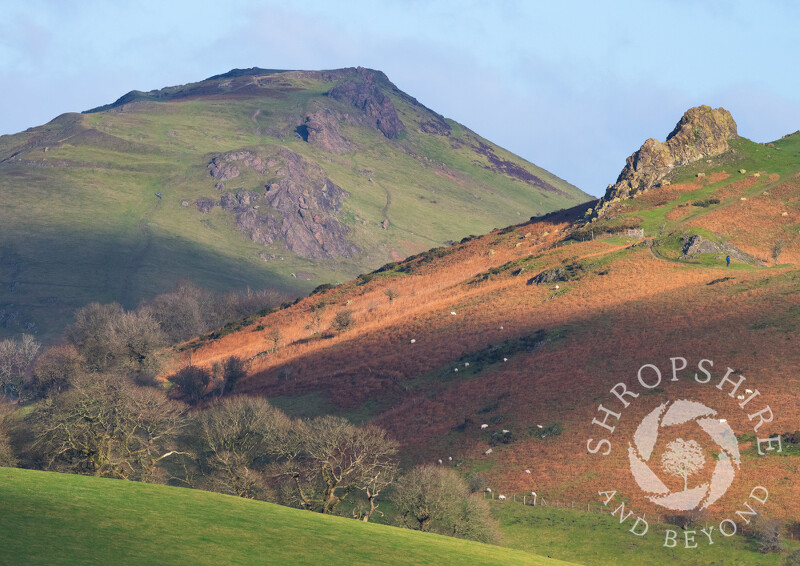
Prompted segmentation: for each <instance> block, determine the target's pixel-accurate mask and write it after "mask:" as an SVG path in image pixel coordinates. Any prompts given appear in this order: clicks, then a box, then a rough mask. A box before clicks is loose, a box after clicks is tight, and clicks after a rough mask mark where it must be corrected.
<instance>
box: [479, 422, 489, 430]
mask: <svg viewBox="0 0 800 566" xmlns="http://www.w3.org/2000/svg"><path fill="white" fill-rule="evenodd" d="M487 428H489V425H488V424H485V423H484V424H482V425H481V430H486V429H487Z"/></svg>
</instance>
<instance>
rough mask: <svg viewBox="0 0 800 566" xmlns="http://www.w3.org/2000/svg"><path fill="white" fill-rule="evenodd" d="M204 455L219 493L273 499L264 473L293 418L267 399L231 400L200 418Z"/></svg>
mask: <svg viewBox="0 0 800 566" xmlns="http://www.w3.org/2000/svg"><path fill="white" fill-rule="evenodd" d="M198 421H199V425H200V434H199V438H200V443H201V456H202V458H203V462H204V466H205V467H206V468H207V473H208V477H209V479H210V485H211V486H212V487H213V488H214V490H215V491H221V492H223V493H228V494H231V495H236V496H239V497H247V498H257V499H271V497H269V496H268V494H269V491H268V489H267V484H266V481H265V477H264V475H263V471H264V468H265V466H266V465H267V464H268V463H269V462H270V459H271V458H270V457H271V456H273V455H274V453H275V452H276V451H279V447H280V446H281V439H282V438H284V437H285V436H286V431H287V430H288V429H289V428H290V427H291V419H289V417H287V416H286V415H285V414H284V413H283V412H281V411H280V410H278V409H276V408H275V407H273V406H272V405H270V404H269V403H268V402H267V401H266V400H265V399H260V398H251V397H231V398H227V399H224V400H222V401H221V402H219V403H218V404H216V405H214V406H212V407H211V408H209V409H206V410H205V411H203V412H202V413H201V414H200V416H199V419H198Z"/></svg>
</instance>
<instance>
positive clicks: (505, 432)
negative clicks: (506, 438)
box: [503, 429, 511, 434]
mask: <svg viewBox="0 0 800 566" xmlns="http://www.w3.org/2000/svg"><path fill="white" fill-rule="evenodd" d="M509 432H511V431H510V430H506V429H503V434H508V433H509Z"/></svg>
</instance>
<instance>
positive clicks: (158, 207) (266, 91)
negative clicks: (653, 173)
mask: <svg viewBox="0 0 800 566" xmlns="http://www.w3.org/2000/svg"><path fill="white" fill-rule="evenodd" d="M589 198H590V197H589V195H587V194H586V193H584V192H582V191H581V190H579V189H578V188H576V187H574V186H572V185H570V184H569V183H567V182H566V181H564V180H563V179H560V178H558V177H557V176H555V175H553V174H551V173H549V172H548V171H545V170H544V169H542V168H540V167H537V166H536V165H534V164H532V163H529V162H527V161H525V160H524V159H521V158H520V157H518V156H516V155H513V154H512V153H510V152H508V151H506V150H504V149H502V148H500V147H498V146H497V145H494V144H493V143H491V142H490V141H489V140H486V139H484V138H482V137H480V136H479V135H478V134H476V133H474V132H472V131H470V130H469V129H468V128H466V127H464V126H462V125H461V124H458V123H457V122H454V121H452V120H449V119H447V118H445V117H443V116H442V115H440V114H438V113H437V112H435V111H433V110H431V109H429V108H427V107H425V106H424V105H422V104H421V103H420V102H419V101H417V100H416V99H415V98H414V97H412V96H410V95H408V94H406V93H405V92H403V91H401V90H400V89H399V88H397V86H395V85H394V84H393V83H392V82H391V81H390V80H389V78H388V77H387V76H386V75H385V74H384V73H382V72H380V71H377V70H372V69H366V68H363V67H357V68H346V69H334V70H324V71H281V70H273V69H262V68H250V69H234V70H232V71H229V72H227V73H224V74H220V75H215V76H213V77H210V78H208V79H204V80H202V81H199V82H196V83H190V84H185V85H179V86H171V87H165V88H162V89H159V90H153V91H149V92H142V91H137V90H134V91H131V92H129V93H127V94H125V95H124V96H122V97H120V98H119V99H118V100H116V101H115V102H113V103H111V104H108V105H105V106H101V107H98V108H94V109H92V110H89V111H87V112H84V113H80V114H79V113H69V114H64V115H62V116H59V117H57V118H55V119H54V120H53V121H51V122H50V123H48V124H46V125H44V126H39V127H36V128H31V129H29V130H27V131H25V132H21V133H19V134H15V135H11V136H0V282H2V285H0V333H11V334H13V333H18V332H22V331H27V332H35V333H39V334H40V335H42V334H44V335H47V334H50V335H53V334H54V333H57V332H58V331H59V330H60V328H61V327H63V323H64V322H65V321H66V320H68V319H69V318H71V315H72V311H74V310H75V308H77V307H80V306H82V305H84V304H86V303H88V302H91V301H101V302H111V301H117V302H120V303H122V304H123V305H124V306H126V307H133V306H135V305H137V304H138V303H139V302H140V301H142V300H146V299H148V298H151V297H153V296H154V295H156V294H158V293H161V292H166V291H169V290H170V289H172V288H173V287H174V286H175V284H176V282H178V281H180V280H183V279H189V280H191V281H193V282H195V283H196V284H197V285H199V286H201V287H204V288H208V289H211V290H217V291H222V290H225V291H227V290H233V289H246V288H255V289H260V288H270V289H274V290H278V291H281V292H284V293H286V294H288V295H292V296H297V295H302V294H305V293H307V292H308V291H310V290H311V289H313V288H314V287H316V286H317V285H319V284H322V283H332V282H340V281H344V280H347V279H349V278H351V277H354V276H356V275H357V274H359V273H363V272H365V271H369V270H371V269H374V268H375V267H377V266H379V265H381V264H383V263H386V262H387V261H390V260H395V261H396V260H399V259H402V258H404V257H407V256H409V255H412V254H414V253H418V252H420V251H422V250H425V249H428V248H430V247H432V246H436V245H439V244H443V243H445V242H448V241H453V240H459V239H461V238H463V237H465V236H468V235H470V234H480V233H485V232H487V231H489V230H491V229H492V228H495V227H499V226H506V225H508V224H512V223H516V222H520V221H521V220H524V219H525V218H527V217H530V216H531V215H535V214H542V213H546V212H549V211H553V210H557V209H559V208H563V207H570V206H574V205H576V204H578V203H581V202H586V201H588V200H589ZM99 219H102V221H99Z"/></svg>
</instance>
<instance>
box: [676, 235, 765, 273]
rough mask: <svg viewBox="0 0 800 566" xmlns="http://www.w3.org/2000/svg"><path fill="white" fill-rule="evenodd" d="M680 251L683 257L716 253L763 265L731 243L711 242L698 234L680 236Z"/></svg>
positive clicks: (735, 259) (751, 263) (736, 259)
mask: <svg viewBox="0 0 800 566" xmlns="http://www.w3.org/2000/svg"><path fill="white" fill-rule="evenodd" d="M681 251H682V252H683V259H689V258H692V257H695V256H697V255H700V254H718V255H719V256H730V258H731V259H732V260H734V261H740V262H742V263H747V264H750V265H758V266H763V265H764V264H763V263H761V262H760V261H759V260H757V259H756V258H754V257H753V256H751V255H749V254H746V253H745V252H743V251H742V250H740V249H739V248H737V247H736V246H734V245H732V244H729V243H727V242H724V241H719V242H712V241H711V240H709V239H708V238H706V237H704V236H701V235H700V234H691V235H687V236H684V237H683V238H681ZM720 259H722V257H720Z"/></svg>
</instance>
